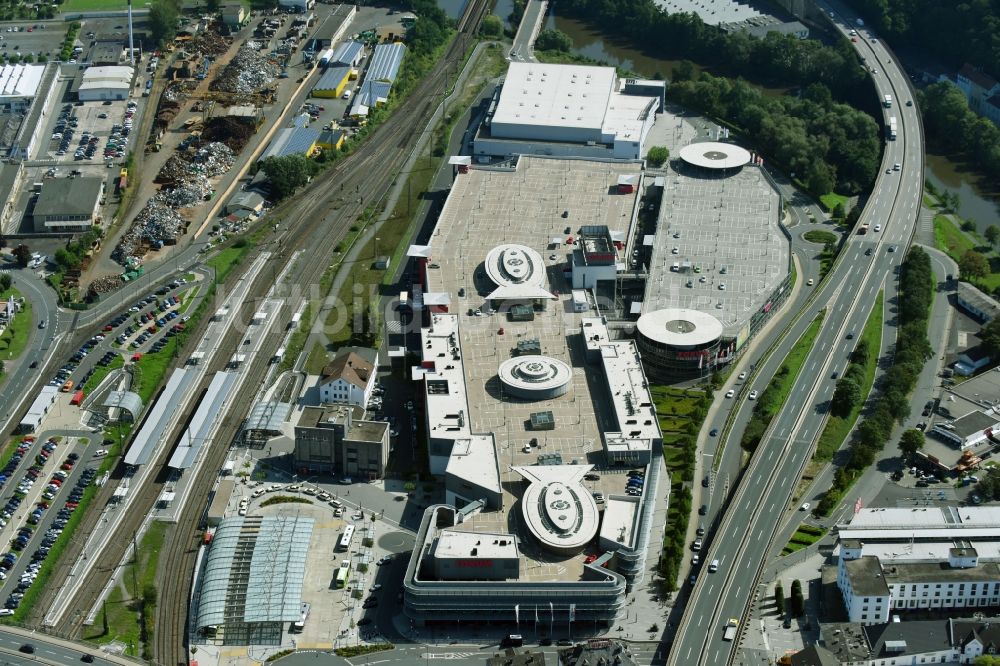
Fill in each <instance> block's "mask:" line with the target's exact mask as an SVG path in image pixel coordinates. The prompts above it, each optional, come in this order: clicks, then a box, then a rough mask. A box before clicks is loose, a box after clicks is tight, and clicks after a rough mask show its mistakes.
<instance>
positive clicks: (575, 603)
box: [406, 157, 660, 626]
mask: <svg viewBox="0 0 1000 666" xmlns="http://www.w3.org/2000/svg"><path fill="white" fill-rule="evenodd" d="M641 180H642V172H641V169H640V165H639V164H636V163H621V162H599V161H586V160H578V159H550V158H538V157H521V158H520V160H519V161H518V163H517V164H516V166H515V167H514V168H504V169H497V168H482V169H477V168H474V169H471V170H467V171H465V172H463V173H460V174H459V175H458V176H457V178H456V181H455V183H454V185H453V187H452V191H451V195H450V197H449V199H448V202H447V203H446V204H445V206H444V209H443V210H442V212H441V216H440V218H439V221H438V225H437V227H436V229H435V230H434V232H433V234H432V236H431V239H430V242H429V244H428V246H427V247H423V248H419V252H418V251H416V249H414V251H412V252H411V253H410V254H411V256H413V255H420V256H421V257H422V259H421V261H422V262H423V263H422V270H423V272H424V284H423V285H422V286H423V289H421V290H420V291H419V298H417V299H415V309H416V310H417V311H418V313H420V314H422V315H423V321H424V328H423V329H422V331H421V353H422V357H423V358H422V362H421V364H420V366H419V367H418V368H416V369H414V372H413V376H414V379H416V380H418V381H420V382H422V389H423V393H424V405H423V407H424V411H425V417H426V425H425V427H426V433H427V441H428V448H429V453H430V467H431V471H432V472H433V473H434V474H436V475H440V476H442V477H443V478H444V484H445V488H446V491H447V498H448V502H449V503H450V504H452V505H453V506H454V507H455V508H451V507H445V506H438V507H432V508H430V509H428V511H427V513H426V515H425V517H424V521H423V525H422V527H421V530H420V532H419V533H418V536H417V545H416V547H415V549H414V557H413V559H412V561H411V563H410V568H409V570H408V572H407V578H406V592H407V603H406V607H407V612H408V614H409V615H410V616H411V617H412V618H413V619H415V620H416V621H419V622H426V621H444V622H450V621H456V620H466V619H470V618H478V619H481V620H484V621H501V622H505V621H516V619H517V615H518V613H519V612H520V613H521V614H526V613H527V612H528V611H527V608H528V607H533V606H534V605H536V604H537V605H538V606H539V607H540V608H542V607H544V608H545V609H547V610H551V612H552V613H554V614H555V616H556V621H560V622H565V621H566V619H567V618H570V620H571V621H581V622H589V623H595V624H605V625H606V624H607V623H610V622H611V621H612V620H613V618H614V617H615V615H616V613H617V612H618V610H619V609H620V608H621V606H622V604H623V603H624V594H625V589H626V582H627V580H628V579H629V578H631V577H632V576H634V575H635V573H636V571H637V569H641V566H637V563H638V562H641V561H642V558H643V556H644V552H645V546H646V536H648V525H649V515H651V513H652V503H653V497H654V495H655V489H656V478H655V474H654V475H652V478H647V479H646V482H645V489H642V488H641V484H636V483H633V484H632V485H631V487H632V488H633V490H632V491H629V490H628V487H627V478H626V475H625V472H626V471H627V470H628V469H629V466H635V467H644V466H646V465H648V464H649V462H650V460H651V457H652V456H653V455H654V452H655V451H656V449H657V448H658V446H659V442H660V433H659V427H658V422H657V419H656V415H655V412H654V410H653V407H652V404H651V401H650V397H649V393H648V387H647V382H646V379H645V376H644V374H643V372H642V367H641V364H640V363H639V357H638V353H637V351H636V349H635V346H634V345H633V344H632V343H631V342H630V341H627V340H622V341H616V340H612V339H610V337H609V335H608V330H607V327H606V325H605V323H604V321H603V320H602V318H601V317H600V316H598V313H597V312H596V311H595V310H596V298H595V296H596V294H598V293H601V292H602V290H605V289H606V288H607V287H609V286H610V287H612V288H613V286H614V281H615V280H616V278H617V275H616V273H617V270H618V269H619V268H621V269H622V270H624V263H623V261H620V260H618V254H619V253H624V249H623V248H624V239H626V238H627V237H628V235H629V233H630V232H631V230H632V229H633V228H634V224H635V220H636V217H637V213H638V209H639V205H640V204H639V196H638V189H639V188H637V187H635V185H634V184H635V183H640V182H641ZM623 182H624V183H626V184H627V186H622V183H623ZM586 239H590V240H592V241H593V242H592V243H590V244H587V242H586ZM595 243H598V244H599V245H600V247H599V249H600V250H601V253H602V257H601V259H602V260H601V261H596V260H595V256H596V255H595V247H597V245H595ZM604 255H607V256H606V257H605V256H604ZM578 283H579V284H583V285H585V286H582V287H581V288H580V289H578V290H577V294H576V295H574V293H573V291H574V285H575V284H578ZM581 294H582V296H581ZM580 298H583V307H580V303H579V302H578V301H579V300H580ZM653 468H657V469H658V466H656V465H654V466H650V469H653ZM649 474H651V473H649ZM622 500H624V501H622ZM609 502H612V503H614V506H615V507H616V510H615V512H614V513H615V519H614V521H613V522H614V523H615V526H616V527H615V530H616V532H617V534H619V535H625V537H624V538H620V539H619V538H617V537H616V538H611V539H605V538H603V537H604V531H603V530H602V527H601V519H602V516H603V515H604V512H605V507H606V506H607V503H609ZM622 528H625V529H622ZM458 534H471V535H474V536H469V537H457V536H456V535H458ZM598 535H601V537H602V538H601V539H600V540H597V541H595V537H598ZM510 540H515V541H516V545H517V548H516V550H513V551H509V552H508V550H504V549H503V546H501V545H500V542H506V541H510ZM593 543H599V544H600V547H599V548H598V549H595V550H594V551H593V552H590V553H589V555H593V556H594V557H589V556H588V552H586V551H585V549H586V548H587V547H588V544H593ZM444 544H450V545H449V546H448V550H447V560H448V561H447V562H445V561H444V559H445V550H444ZM466 546H468V547H467V548H466ZM455 548H464V550H463V556H462V557H458V558H457V559H456V557H457V556H456V553H455ZM497 549H500V550H503V552H505V553H508V555H509V556H505V557H504V558H502V559H503V562H501V561H500V560H498V559H496V558H492V557H490V556H489V553H490V552H494V551H496V550H497ZM466 551H467V552H466ZM602 553H607V557H606V558H603V559H597V560H596V561H595V558H597V557H598V556H600V555H601V554H602ZM514 557H516V563H517V564H516V566H513V565H512V564H511V559H512V558H514ZM445 564H447V566H445ZM603 565H606V566H603ZM515 606H520V610H518V609H516V608H515ZM550 606H551V609H550ZM574 619H575V620H574ZM591 626H595V625H591Z"/></svg>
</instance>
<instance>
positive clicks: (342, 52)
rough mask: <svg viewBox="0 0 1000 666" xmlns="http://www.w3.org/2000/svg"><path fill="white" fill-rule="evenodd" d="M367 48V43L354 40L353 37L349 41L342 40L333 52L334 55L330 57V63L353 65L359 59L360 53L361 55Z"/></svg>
mask: <svg viewBox="0 0 1000 666" xmlns="http://www.w3.org/2000/svg"><path fill="white" fill-rule="evenodd" d="M364 50H365V45H364V44H363V43H362V42H357V41H354V40H353V39H352V40H350V41H347V42H342V43H341V44H340V46H338V47H337V50H336V51H334V52H333V57H332V58H330V64H331V65H332V64H340V65H351V64H353V63H354V61H355V60H357V58H358V55H360V54H361V53H362V52H363V51H364Z"/></svg>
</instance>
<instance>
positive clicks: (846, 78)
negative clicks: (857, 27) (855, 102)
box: [559, 0, 871, 99]
mask: <svg viewBox="0 0 1000 666" xmlns="http://www.w3.org/2000/svg"><path fill="white" fill-rule="evenodd" d="M559 11H560V12H561V13H564V14H566V15H569V16H573V17H575V18H578V19H582V20H584V21H587V22H589V23H592V24H594V25H596V26H599V27H600V29H601V30H602V31H606V32H611V33H614V34H616V35H618V36H620V37H623V38H625V39H627V40H628V41H629V42H630V43H631V44H633V45H635V46H636V47H637V48H639V49H641V50H643V51H644V52H646V53H648V54H649V55H651V56H653V57H657V58H663V59H671V60H676V59H681V58H690V59H691V60H694V61H696V62H698V63H699V64H702V65H706V66H710V67H713V68H718V69H719V70H720V71H724V72H726V73H728V74H732V75H735V76H741V77H744V78H746V79H749V80H752V81H755V82H757V83H763V84H769V85H775V86H798V87H803V88H804V87H806V86H808V85H810V84H812V83H822V84H824V85H825V86H826V87H827V88H829V89H830V90H832V91H833V93H834V95H835V96H836V97H838V98H839V99H864V98H865V97H869V98H870V93H871V91H870V89H868V90H865V89H863V88H862V86H864V85H865V84H867V83H868V80H867V75H866V73H865V71H864V69H863V68H862V67H861V63H860V61H859V60H858V57H857V54H856V53H855V52H854V50H853V49H852V48H851V45H850V43H849V42H847V41H846V40H843V39H839V40H836V42H835V43H834V44H833V45H831V46H826V45H824V44H823V43H822V42H820V41H818V40H815V39H798V38H797V37H793V36H791V35H782V34H779V33H776V32H771V33H768V34H767V36H766V37H764V38H763V39H759V38H756V37H752V36H750V35H749V34H747V33H745V32H741V31H735V32H724V31H722V30H720V29H719V28H718V27H716V26H711V25H707V24H706V23H704V22H703V21H702V20H701V19H700V18H699V17H698V16H697V15H696V14H687V13H674V14H667V13H666V12H664V11H663V10H661V9H660V8H659V7H657V6H656V5H655V4H654V2H653V0H561V1H560V2H559Z"/></svg>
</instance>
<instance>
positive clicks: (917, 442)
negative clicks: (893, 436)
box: [899, 428, 924, 458]
mask: <svg viewBox="0 0 1000 666" xmlns="http://www.w3.org/2000/svg"><path fill="white" fill-rule="evenodd" d="M922 448H924V433H922V432H920V431H919V430H917V429H916V428H911V429H910V430H907V431H905V432H904V433H903V434H902V435H900V437H899V450H900V451H902V452H903V453H904V454H905V455H906V456H907V457H909V458H912V457H913V456H914V455H916V453H917V451H919V450H920V449H922Z"/></svg>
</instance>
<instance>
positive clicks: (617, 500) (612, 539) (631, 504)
mask: <svg viewBox="0 0 1000 666" xmlns="http://www.w3.org/2000/svg"><path fill="white" fill-rule="evenodd" d="M638 517H639V498H638V497H630V496H628V495H612V496H610V497H608V499H607V503H606V504H605V505H604V517H603V518H602V520H601V540H602V542H603V544H602V545H604V544H615V545H616V546H617V547H618V548H630V547H632V546H634V542H635V538H636V532H635V527H636V521H637V520H638ZM605 547H608V546H607V545H605Z"/></svg>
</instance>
